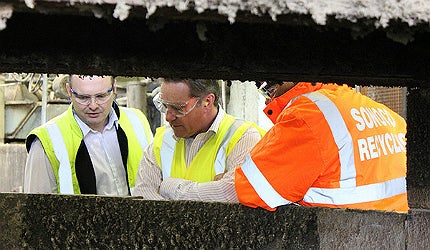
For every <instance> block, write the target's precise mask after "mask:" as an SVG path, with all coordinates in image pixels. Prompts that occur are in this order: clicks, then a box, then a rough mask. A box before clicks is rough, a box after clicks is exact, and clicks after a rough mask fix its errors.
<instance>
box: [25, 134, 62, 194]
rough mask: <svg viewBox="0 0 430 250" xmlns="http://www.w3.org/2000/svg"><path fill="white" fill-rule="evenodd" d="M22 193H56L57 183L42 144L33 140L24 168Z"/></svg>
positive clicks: (37, 140)
mask: <svg viewBox="0 0 430 250" xmlns="http://www.w3.org/2000/svg"><path fill="white" fill-rule="evenodd" d="M24 193H55V194H56V193H57V181H56V179H55V175H54V170H53V169H52V166H51V162H50V161H49V159H48V157H47V156H46V154H45V150H44V149H43V146H42V143H41V142H40V141H39V139H37V138H36V139H34V142H33V143H32V144H31V148H30V151H29V153H28V155H27V161H26V163H25V168H24Z"/></svg>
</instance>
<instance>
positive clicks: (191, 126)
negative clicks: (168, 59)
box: [160, 82, 205, 138]
mask: <svg viewBox="0 0 430 250" xmlns="http://www.w3.org/2000/svg"><path fill="white" fill-rule="evenodd" d="M160 99H161V102H162V103H163V106H164V108H165V109H166V110H165V114H166V121H167V122H168V123H169V124H170V126H171V127H172V129H173V131H174V133H175V135H176V136H177V137H181V138H187V137H191V136H193V135H195V134H197V133H200V132H202V130H204V127H203V125H202V124H205V123H204V122H203V119H204V117H205V116H204V115H203V110H202V105H201V102H200V98H199V97H191V96H190V89H189V87H188V85H187V84H186V83H184V82H165V83H163V84H161V89H160Z"/></svg>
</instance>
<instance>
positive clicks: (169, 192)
mask: <svg viewBox="0 0 430 250" xmlns="http://www.w3.org/2000/svg"><path fill="white" fill-rule="evenodd" d="M184 182H186V180H183V179H179V178H171V177H169V178H166V179H164V180H163V181H162V182H161V185H160V194H161V195H162V196H163V197H164V198H166V199H170V200H177V199H178V196H179V190H180V189H181V186H182V184H183V183H184Z"/></svg>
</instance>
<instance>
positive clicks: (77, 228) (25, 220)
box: [0, 193, 430, 249]
mask: <svg viewBox="0 0 430 250" xmlns="http://www.w3.org/2000/svg"><path fill="white" fill-rule="evenodd" d="M0 228H1V234H0V245H1V246H2V247H3V248H5V249H17V248H29V249H34V248H36V249H51V248H54V249H69V248H72V249H84V248H91V249H93V248H95V249H108V248H109V249H117V248H121V249H145V248H151V249H154V248H156V249H160V248H162V249H185V248H203V249H227V248H229V249H232V248H233V249H244V248H251V249H286V248H293V249H316V248H320V249H333V248H336V249H339V248H342V249H346V248H360V249H371V248H384V249H422V248H423V247H425V246H429V245H430V241H429V238H428V235H429V234H430V229H429V228H430V211H429V210H411V212H410V213H409V214H397V213H384V212H376V211H359V210H343V209H327V208H306V207H296V206H285V207H281V208H279V209H278V211H277V212H268V211H264V210H261V209H251V208H247V207H244V206H242V205H240V204H231V203H208V202H190V201H179V202H161V201H144V200H140V199H136V198H118V197H101V196H98V197H97V196H66V195H26V194H13V193H2V194H0Z"/></svg>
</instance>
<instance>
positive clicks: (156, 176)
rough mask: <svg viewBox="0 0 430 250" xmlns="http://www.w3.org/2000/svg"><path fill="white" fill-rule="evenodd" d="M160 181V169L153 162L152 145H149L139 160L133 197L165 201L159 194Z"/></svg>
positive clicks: (154, 161) (155, 162)
mask: <svg viewBox="0 0 430 250" xmlns="http://www.w3.org/2000/svg"><path fill="white" fill-rule="evenodd" d="M161 181H162V173H161V168H160V167H159V166H158V164H157V161H156V160H155V154H154V145H153V144H152V143H151V144H150V145H149V146H148V147H147V148H146V149H145V151H144V152H143V157H142V159H141V160H140V163H139V169H138V172H137V177H136V185H135V188H134V192H133V196H141V197H143V198H144V199H146V200H165V198H164V197H163V196H161V195H160V193H159V189H160V185H161Z"/></svg>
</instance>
